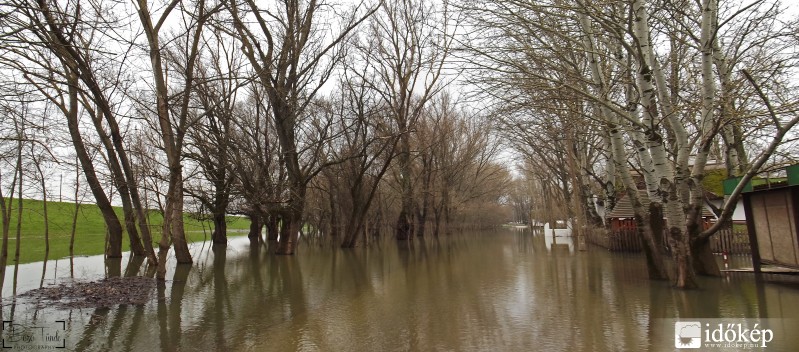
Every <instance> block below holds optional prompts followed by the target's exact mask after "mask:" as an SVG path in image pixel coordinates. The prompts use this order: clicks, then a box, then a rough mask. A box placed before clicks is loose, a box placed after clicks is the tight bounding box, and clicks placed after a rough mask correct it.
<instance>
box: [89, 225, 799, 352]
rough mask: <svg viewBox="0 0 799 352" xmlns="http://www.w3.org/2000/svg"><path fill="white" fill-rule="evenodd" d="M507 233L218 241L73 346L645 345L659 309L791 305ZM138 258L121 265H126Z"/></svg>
mask: <svg viewBox="0 0 799 352" xmlns="http://www.w3.org/2000/svg"><path fill="white" fill-rule="evenodd" d="M492 236H499V237H492ZM502 236H505V235H501V234H484V235H482V236H471V235H464V236H451V237H446V236H445V237H441V238H439V239H436V238H433V237H429V238H426V239H425V240H424V241H418V240H417V239H414V241H413V242H411V241H408V242H398V243H397V242H394V241H393V240H392V239H390V238H389V239H388V240H389V241H390V242H389V243H390V244H389V245H388V246H389V247H385V246H384V247H379V246H369V247H366V248H363V247H362V248H356V249H355V250H349V251H340V250H336V251H335V252H333V253H331V252H330V248H326V246H316V247H310V246H308V247H305V246H304V247H302V248H305V249H304V250H303V251H307V252H303V253H302V255H297V256H291V257H286V256H273V255H269V254H268V253H267V250H266V248H264V247H262V246H261V245H257V246H254V247H249V248H247V247H243V249H244V251H243V252H241V253H240V255H238V254H239V253H236V251H238V250H239V248H236V246H231V247H230V248H227V249H225V248H224V247H216V248H214V249H212V250H211V251H209V252H208V253H207V254H208V255H213V258H207V260H203V261H199V262H198V263H196V264H197V265H195V266H194V267H193V269H191V270H180V269H177V270H175V274H174V277H173V278H172V279H173V280H172V281H171V282H170V281H167V282H165V283H163V284H162V285H161V286H159V287H158V294H157V301H154V302H152V304H148V305H147V306H144V307H139V306H128V307H124V306H121V307H118V308H116V309H112V310H110V312H109V311H108V310H96V311H95V312H94V314H93V315H92V318H91V319H89V320H87V321H86V323H85V327H84V326H81V325H83V324H81V323H80V322H81V320H80V319H78V320H77V321H76V322H78V323H79V324H75V325H77V327H76V329H83V335H82V336H81V339H80V341H79V344H78V345H77V346H76V347H78V348H77V349H78V350H103V349H113V350H122V349H129V350H139V349H153V347H154V345H155V344H160V349H161V350H177V349H192V348H195V347H199V346H203V347H205V348H209V349H213V350H232V349H236V348H237V347H239V346H241V344H243V343H245V342H246V343H249V344H250V345H248V346H249V348H258V347H263V344H267V343H268V344H269V346H270V347H271V348H275V349H278V348H279V349H281V350H283V349H287V350H297V349H304V348H309V346H312V347H314V348H319V349H322V350H327V349H330V348H334V347H341V346H342V345H341V344H342V343H345V344H346V343H347V342H349V343H354V342H369V343H373V344H377V345H371V347H375V346H380V345H381V344H382V345H383V346H385V345H386V344H389V345H391V346H394V343H402V345H401V346H403V348H408V349H427V348H434V347H435V346H446V348H448V349H453V350H468V349H482V348H487V347H488V346H494V347H496V346H500V345H501V346H525V345H528V346H529V344H530V343H544V344H545V345H546V346H556V347H557V348H558V349H567V350H593V349H598V350H637V349H641V348H643V347H646V346H651V345H648V343H650V342H651V341H653V339H654V338H655V336H654V331H653V327H654V326H655V323H656V320H657V319H661V318H670V317H675V316H680V317H689V316H697V317H707V316H712V314H716V315H717V316H718V315H724V316H746V317H754V316H767V312H766V310H767V309H766V308H767V307H766V300H768V301H769V302H768V303H770V304H771V306H769V307H768V308H769V309H771V310H772V312H771V317H774V316H786V315H787V314H791V312H795V311H796V308H792V307H781V306H780V304H779V302H778V303H777V304H776V305H775V304H774V300H775V299H777V300H779V299H780V297H779V296H778V294H779V292H780V290H778V289H776V288H775V287H773V285H772V286H769V285H765V286H763V285H761V286H757V285H756V284H755V282H753V281H752V280H750V279H748V277H747V276H736V277H731V278H730V281H728V282H727V281H725V282H724V283H718V284H713V285H711V284H709V283H710V281H709V282H708V284H705V285H703V287H706V288H705V289H703V290H701V291H686V292H685V294H684V295H683V296H676V295H674V292H673V291H672V289H671V287H670V284H669V283H668V282H651V281H649V280H648V278H647V272H646V267H645V265H642V263H643V257H642V256H641V255H639V254H610V253H607V252H605V251H599V250H592V251H588V252H574V253H571V252H558V251H550V250H548V248H546V247H547V243H546V241H545V240H544V238H543V236H540V235H538V236H537V235H533V234H531V233H528V232H522V233H515V234H512V235H508V237H502ZM384 245H386V244H384ZM393 245H397V246H398V247H396V248H390V246H393ZM198 258H201V257H198ZM123 264H124V263H123ZM112 265H113V263H112ZM141 265H142V264H141V263H139V264H136V263H134V262H133V261H131V262H129V263H128V266H127V267H126V268H125V275H128V273H134V272H139V271H140V270H141V269H140V267H141ZM108 271H109V273H111V272H118V271H119V270H117V269H108ZM758 287H760V289H759V288H758ZM709 289H712V290H715V291H714V292H707V291H708V290H709ZM775 292H776V293H775ZM791 297H793V298H794V299H795V297H796V294H795V292H794V293H793V296H791ZM777 310H782V311H783V312H778V311H777ZM76 312H79V311H76ZM780 314H782V315H780ZM79 315H82V316H84V317H86V316H87V315H86V314H85V312H83V313H81V314H79ZM82 319H85V318H82ZM526 324H527V325H526ZM181 328H182V329H181ZM520 330H524V331H525V333H524V334H520V333H519V331H520ZM78 333H80V330H78ZM108 336H110V339H109V338H108ZM376 339H378V340H376ZM110 340H113V341H110ZM431 342H435V343H436V344H437V345H435V346H433V345H427V343H431ZM307 343H312V344H315V345H307ZM642 346H643V347H642ZM363 347H364V348H368V347H369V346H363Z"/></svg>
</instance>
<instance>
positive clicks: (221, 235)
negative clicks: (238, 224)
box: [211, 213, 227, 244]
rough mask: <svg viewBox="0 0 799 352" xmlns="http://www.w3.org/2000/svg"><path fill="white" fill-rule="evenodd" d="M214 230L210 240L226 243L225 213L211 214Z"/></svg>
mask: <svg viewBox="0 0 799 352" xmlns="http://www.w3.org/2000/svg"><path fill="white" fill-rule="evenodd" d="M213 222H214V232H213V233H212V234H211V240H212V241H213V242H214V243H216V244H224V243H227V219H226V218H225V213H216V214H213Z"/></svg>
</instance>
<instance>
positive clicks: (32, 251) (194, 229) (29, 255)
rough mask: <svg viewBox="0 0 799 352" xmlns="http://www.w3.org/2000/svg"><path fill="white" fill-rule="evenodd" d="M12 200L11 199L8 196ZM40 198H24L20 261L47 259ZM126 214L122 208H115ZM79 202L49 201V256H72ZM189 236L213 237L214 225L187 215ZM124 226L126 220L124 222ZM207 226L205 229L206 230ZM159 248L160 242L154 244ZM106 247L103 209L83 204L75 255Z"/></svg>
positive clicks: (239, 221) (232, 225)
mask: <svg viewBox="0 0 799 352" xmlns="http://www.w3.org/2000/svg"><path fill="white" fill-rule="evenodd" d="M17 202H18V200H17V199H14V204H13V210H12V216H11V231H10V232H9V234H8V239H9V241H8V258H9V259H8V264H9V265H10V264H14V251H15V248H16V233H17V232H16V231H17V204H18V203H17ZM6 204H8V199H6ZM42 205H43V202H42V201H40V200H30V199H23V202H22V207H23V210H22V232H21V236H20V237H21V241H20V256H19V259H20V260H19V262H20V263H30V262H35V261H41V260H44V252H45V245H44V210H43V209H44V208H43V206H42ZM115 210H116V212H117V214H119V218H120V221H124V220H123V218H122V208H115ZM74 212H75V204H73V203H61V202H47V213H48V218H49V224H50V254H49V256H48V258H49V259H57V258H63V257H66V256H69V237H70V234H71V232H72V216H73V215H74ZM184 220H185V226H186V236H187V237H188V240H189V241H190V242H194V241H202V240H204V239H210V237H211V228H212V225H211V224H210V223H209V222H204V223H203V222H201V221H198V220H195V219H191V218H190V217H189V216H187V215H184ZM162 221H163V218H162V217H161V214H158V213H155V212H153V213H152V214H150V227H151V228H152V229H153V241H155V242H157V241H158V240H159V239H160V238H161V231H160V224H161V223H162ZM123 226H124V223H123ZM249 226H250V222H249V220H247V219H245V218H239V217H229V218H228V230H229V231H235V230H244V229H248V228H249ZM203 229H205V230H203ZM123 237H124V238H123V240H122V248H123V250H124V251H126V250H128V248H129V247H130V240H129V239H128V237H127V233H125V235H124V236H123ZM154 246H155V247H156V250H157V243H156V244H154ZM104 248H105V222H103V217H102V215H101V214H100V210H99V209H98V208H97V206H96V205H94V204H83V205H81V206H80V210H79V211H78V221H77V227H76V231H75V246H74V250H75V255H94V254H103V252H104V250H103V249H104Z"/></svg>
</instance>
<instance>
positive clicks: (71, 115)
mask: <svg viewBox="0 0 799 352" xmlns="http://www.w3.org/2000/svg"><path fill="white" fill-rule="evenodd" d="M66 72H67V80H68V83H69V84H68V89H69V96H70V98H69V110H68V111H67V112H66V114H65V115H66V117H67V128H68V129H69V134H70V137H71V139H72V146H73V147H74V148H75V155H76V156H77V158H78V160H79V161H80V165H81V168H82V169H83V175H84V176H85V177H86V182H87V183H88V184H89V189H90V190H91V192H92V195H93V196H94V200H95V203H96V205H97V208H99V209H100V213H101V214H102V215H103V221H105V225H106V229H107V231H108V235H109V238H110V239H112V240H113V243H114V245H112V246H109V247H108V248H106V253H105V254H106V256H107V257H109V258H120V257H122V224H121V223H120V222H119V218H118V217H117V214H116V212H114V208H113V207H112V206H111V202H110V201H109V200H108V197H107V196H106V194H105V190H103V186H102V185H101V184H100V180H99V179H98V178H97V173H96V171H95V169H94V163H93V162H92V159H91V157H89V154H88V152H87V151H86V146H85V145H84V144H83V137H82V136H81V134H80V127H79V126H78V89H77V87H78V79H77V76H76V75H75V74H74V73H72V72H71V70H70V69H69V68H67V70H66ZM116 243H118V244H119V245H118V246H116Z"/></svg>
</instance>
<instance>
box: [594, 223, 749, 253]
mask: <svg viewBox="0 0 799 352" xmlns="http://www.w3.org/2000/svg"><path fill="white" fill-rule="evenodd" d="M663 239H664V243H668V241H666V240H665V239H666V234H665V233H664V234H663ZM586 240H587V241H588V243H593V244H595V245H598V246H601V247H604V248H607V249H609V250H611V251H614V252H639V251H641V239H640V236H639V235H638V232H637V231H636V229H635V228H634V227H629V226H621V227H619V228H618V229H617V230H615V231H609V230H605V229H595V230H593V231H586ZM664 249H665V250H666V251H668V248H664ZM710 249H711V250H712V251H713V253H719V254H720V253H727V254H744V255H749V254H751V253H750V247H749V235H748V234H747V233H746V231H737V230H733V229H732V228H729V227H728V228H724V229H721V230H719V231H718V232H717V233H716V234H714V235H713V236H712V237H711V238H710Z"/></svg>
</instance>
